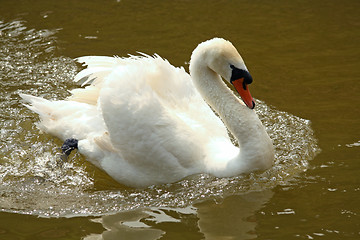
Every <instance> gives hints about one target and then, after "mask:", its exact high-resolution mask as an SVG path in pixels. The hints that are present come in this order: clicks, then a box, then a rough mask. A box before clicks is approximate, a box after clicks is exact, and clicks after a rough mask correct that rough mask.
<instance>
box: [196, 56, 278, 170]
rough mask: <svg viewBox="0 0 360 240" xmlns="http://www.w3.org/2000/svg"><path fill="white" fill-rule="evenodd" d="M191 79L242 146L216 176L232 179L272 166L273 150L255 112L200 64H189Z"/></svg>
mask: <svg viewBox="0 0 360 240" xmlns="http://www.w3.org/2000/svg"><path fill="white" fill-rule="evenodd" d="M190 75H191V76H192V79H193V81H194V84H195V87H196V88H197V89H198V91H199V93H200V94H201V95H202V97H203V98H204V100H205V101H206V102H207V103H208V104H209V105H210V106H211V107H212V108H213V110H214V111H215V112H217V113H218V114H219V116H220V118H221V120H222V121H223V123H224V124H225V126H226V127H227V128H228V130H229V131H230V132H231V133H232V134H233V136H234V137H235V139H236V140H237V141H238V143H239V148H240V151H239V154H238V155H237V156H236V157H235V158H232V159H227V160H226V161H228V164H227V167H226V169H224V171H222V172H221V171H220V172H219V171H218V172H217V173H214V175H216V176H218V177H224V176H231V175H232V176H233V175H234V173H239V172H241V173H244V172H252V171H255V170H264V169H267V168H269V167H270V166H271V165H272V162H273V156H274V153H273V146H272V142H271V139H270V138H269V136H268V134H267V132H266V130H265V127H264V126H263V125H262V123H261V121H260V119H259V118H258V116H257V114H256V113H255V111H254V110H252V109H249V108H248V107H246V106H245V105H244V104H243V103H242V102H241V100H240V99H239V98H238V97H236V96H235V94H234V93H233V91H232V90H231V89H230V88H229V87H227V86H226V84H225V83H224V82H223V81H222V78H221V76H219V75H218V74H217V73H215V72H214V71H213V70H211V69H210V68H209V67H207V66H206V65H203V64H202V63H201V62H196V61H195V62H194V61H192V62H191V63H190Z"/></svg>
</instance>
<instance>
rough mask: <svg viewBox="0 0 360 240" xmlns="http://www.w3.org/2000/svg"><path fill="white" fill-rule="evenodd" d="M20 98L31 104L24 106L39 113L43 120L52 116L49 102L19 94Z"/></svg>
mask: <svg viewBox="0 0 360 240" xmlns="http://www.w3.org/2000/svg"><path fill="white" fill-rule="evenodd" d="M19 96H20V97H21V98H22V99H23V100H25V101H26V102H28V103H29V104H23V105H24V106H25V107H27V108H28V109H30V110H31V111H33V112H35V113H37V114H38V115H39V116H40V118H41V119H44V118H46V117H48V116H49V115H50V114H51V112H52V107H51V104H50V103H51V102H50V101H49V100H46V99H44V98H40V97H35V96H32V95H28V94H22V93H21V94H19Z"/></svg>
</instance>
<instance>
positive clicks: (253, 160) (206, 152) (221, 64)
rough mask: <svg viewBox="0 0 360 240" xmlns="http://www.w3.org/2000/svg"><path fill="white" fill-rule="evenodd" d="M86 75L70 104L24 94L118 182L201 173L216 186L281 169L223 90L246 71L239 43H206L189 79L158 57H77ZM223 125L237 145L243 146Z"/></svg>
mask: <svg viewBox="0 0 360 240" xmlns="http://www.w3.org/2000/svg"><path fill="white" fill-rule="evenodd" d="M78 61H79V62H82V63H84V64H85V65H87V68H86V69H84V70H82V71H81V72H79V73H78V74H77V76H76V77H75V79H74V81H76V82H81V83H82V84H83V85H88V84H90V85H88V86H86V87H85V88H80V89H74V90H72V91H71V93H72V96H70V97H69V98H68V99H66V100H62V101H49V100H45V99H42V98H38V97H34V96H30V95H24V94H22V95H21V97H22V98H23V99H25V100H26V101H27V102H29V103H30V105H29V106H27V107H28V108H29V109H31V110H32V111H34V112H36V113H38V114H39V116H40V119H41V122H40V123H39V127H40V128H41V129H42V130H43V131H45V132H47V133H49V134H52V135H55V136H57V137H59V138H61V139H63V140H65V139H68V138H76V139H78V140H79V144H78V145H79V152H80V153H82V154H84V155H85V156H86V157H87V159H88V160H89V161H91V162H92V163H93V164H95V165H96V166H98V167H99V168H101V169H103V170H105V171H106V172H107V173H108V174H109V175H110V176H112V177H113V178H114V179H115V180H117V181H118V182H120V183H123V184H125V185H128V186H133V187H145V186H149V185H153V184H162V183H169V182H174V181H178V180H180V179H182V178H184V177H186V176H189V175H192V174H196V173H202V172H205V173H210V174H213V175H215V176H218V177H228V176H234V175H238V174H241V173H245V172H250V171H255V170H263V169H266V168H268V167H270V166H271V164H272V162H273V148H272V144H271V140H270V139H269V137H268V135H267V134H266V131H265V129H264V127H263V126H262V125H261V122H260V120H259V119H258V117H257V115H256V114H255V112H254V111H253V110H251V109H249V108H248V107H246V106H245V105H244V104H243V103H242V102H241V101H240V100H239V99H238V98H237V97H236V96H235V95H234V94H233V93H232V91H231V90H230V89H229V88H228V87H227V86H226V85H225V84H224V83H223V82H222V81H221V78H220V75H221V76H222V77H223V78H225V80H227V81H230V78H231V74H232V73H231V71H232V69H231V68H230V65H233V66H236V67H237V68H238V69H243V70H246V71H247V69H246V67H245V64H244V63H243V60H242V59H241V57H240V55H239V54H238V53H237V51H236V49H235V48H234V47H233V46H232V44H231V43H230V42H228V41H225V40H223V39H219V38H216V39H212V40H209V41H206V42H204V43H202V44H200V45H199V46H198V47H197V48H196V49H195V50H194V52H193V55H192V58H191V62H190V72H191V76H190V75H189V74H187V73H186V72H185V70H184V69H183V68H177V67H174V66H172V65H171V64H170V63H169V62H168V61H166V60H164V59H162V58H161V57H159V56H157V55H155V56H152V57H151V56H147V55H143V56H138V57H135V56H131V57H129V58H119V57H99V56H89V57H80V58H78ZM204 99H205V100H206V101H207V102H208V103H209V104H210V105H211V106H212V107H213V109H214V110H215V111H217V112H218V113H219V115H220V116H221V117H222V119H223V121H224V123H225V124H226V125H227V126H228V128H229V130H230V131H231V132H232V133H233V134H234V136H235V138H237V140H238V141H239V144H240V149H239V148H238V147H235V146H234V145H233V144H232V143H231V140H230V138H229V136H228V133H227V130H226V127H225V125H224V123H223V122H222V121H221V120H220V119H219V118H218V117H217V116H216V115H215V114H214V112H213V111H212V110H211V108H210V107H209V106H208V105H207V103H206V102H205V101H204Z"/></svg>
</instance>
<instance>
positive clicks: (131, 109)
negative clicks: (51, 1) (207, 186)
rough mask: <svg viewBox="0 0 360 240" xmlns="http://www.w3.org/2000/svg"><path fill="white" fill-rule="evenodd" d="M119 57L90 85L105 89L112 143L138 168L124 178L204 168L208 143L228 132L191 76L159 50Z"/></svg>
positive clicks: (102, 107) (102, 106)
mask: <svg viewBox="0 0 360 240" xmlns="http://www.w3.org/2000/svg"><path fill="white" fill-rule="evenodd" d="M92 60H94V59H92ZM100 60H102V59H100ZM106 60H109V59H106ZM113 61H114V62H111V63H109V66H110V68H111V70H110V71H108V72H107V75H106V76H102V77H103V79H102V80H100V81H101V82H100V81H98V80H97V79H95V80H94V82H96V83H95V84H94V82H93V83H92V84H91V85H90V86H89V87H95V88H98V90H99V94H98V98H97V104H98V109H99V112H101V114H102V117H103V119H104V122H105V124H106V128H107V129H108V132H109V138H110V141H111V144H112V146H113V147H114V148H115V149H117V150H118V151H120V152H121V155H122V159H123V160H124V161H125V162H126V163H123V164H126V165H128V166H127V167H126V168H127V169H129V168H131V169H133V170H132V171H125V170H124V168H123V167H122V169H118V170H117V171H120V172H122V173H121V174H118V175H119V176H121V178H122V181H124V179H123V178H124V176H127V175H128V176H127V177H126V178H127V179H129V178H132V176H136V174H134V172H140V173H141V174H140V175H141V176H143V181H144V182H146V183H149V181H153V182H151V184H157V183H163V182H169V181H176V180H179V179H181V178H183V177H185V176H187V175H189V174H193V173H197V172H201V171H203V170H204V166H203V165H204V162H203V159H204V158H205V157H206V156H205V155H206V143H207V142H208V141H210V139H211V138H214V137H219V136H221V137H224V136H226V137H227V132H226V129H225V127H224V126H223V124H222V122H221V121H220V120H219V119H218V118H217V117H216V116H215V114H214V113H213V112H212V111H211V109H210V108H209V107H208V105H207V104H206V103H205V102H204V100H203V99H202V98H201V96H200V95H199V93H198V92H197V91H196V89H195V87H194V86H193V83H192V81H191V78H190V76H189V75H188V74H187V73H186V72H185V70H184V69H183V68H176V67H174V66H172V65H171V64H169V63H168V62H167V61H166V60H164V59H162V58H160V57H159V56H154V57H149V56H141V57H131V58H126V59H119V58H114V59H113ZM115 62H116V63H115ZM91 66H94V67H99V66H98V65H96V64H95V65H89V66H88V68H89V67H90V68H91ZM102 67H104V66H102ZM105 67H108V66H105ZM89 72H92V71H89ZM92 74H94V73H92ZM95 75H96V73H95ZM90 77H91V76H90ZM99 85H101V88H99ZM109 161H110V160H109ZM112 165H114V164H112ZM114 168H115V167H112V169H111V170H114ZM137 176H139V175H137ZM114 178H116V177H114ZM135 181H139V177H137V179H134V180H131V182H135Z"/></svg>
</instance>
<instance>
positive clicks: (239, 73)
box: [230, 64, 253, 84]
mask: <svg viewBox="0 0 360 240" xmlns="http://www.w3.org/2000/svg"><path fill="white" fill-rule="evenodd" d="M230 68H231V69H232V71H231V78H230V83H232V81H235V80H237V79H240V78H244V83H246V84H250V83H252V81H253V79H252V77H251V75H250V73H249V72H248V71H246V70H243V69H240V68H237V67H235V66H234V65H232V64H231V65H230Z"/></svg>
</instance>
